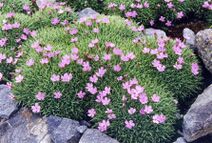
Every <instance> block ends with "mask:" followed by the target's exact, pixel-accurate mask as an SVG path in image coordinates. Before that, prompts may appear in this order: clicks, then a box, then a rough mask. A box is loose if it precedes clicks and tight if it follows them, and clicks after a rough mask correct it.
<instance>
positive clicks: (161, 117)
mask: <svg viewBox="0 0 212 143" xmlns="http://www.w3.org/2000/svg"><path fill="white" fill-rule="evenodd" d="M152 119H153V123H155V124H161V123H164V122H165V121H166V116H165V115H163V114H160V115H158V114H156V115H154V116H153V117H152Z"/></svg>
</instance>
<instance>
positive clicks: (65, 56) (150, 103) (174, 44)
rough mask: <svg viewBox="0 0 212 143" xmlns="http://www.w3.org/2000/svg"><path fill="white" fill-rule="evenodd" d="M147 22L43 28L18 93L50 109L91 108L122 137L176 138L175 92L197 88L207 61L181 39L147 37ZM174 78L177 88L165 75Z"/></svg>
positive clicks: (75, 113) (28, 52) (79, 115)
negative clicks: (143, 33)
mask: <svg viewBox="0 0 212 143" xmlns="http://www.w3.org/2000/svg"><path fill="white" fill-rule="evenodd" d="M142 30H143V27H142V26H140V27H136V25H135V24H133V23H130V22H129V21H128V20H124V19H122V18H119V17H117V16H112V17H104V16H100V17H98V18H97V17H93V18H91V19H80V21H79V22H78V23H76V24H72V25H69V26H67V27H66V28H65V29H64V28H43V29H40V30H39V31H38V33H37V35H36V37H34V38H32V39H30V40H28V41H27V42H25V43H24V45H23V49H24V54H23V55H24V57H23V58H22V59H21V62H20V63H19V65H18V67H17V71H18V72H16V73H15V78H14V82H13V86H14V87H13V92H14V94H15V95H16V98H17V100H18V101H19V102H21V103H23V104H24V105H26V106H28V107H31V108H32V111H33V112H34V113H40V112H41V113H42V114H44V115H50V114H53V115H58V116H63V117H68V118H72V119H78V120H79V119H83V118H85V115H86V114H85V113H87V115H88V117H91V118H93V119H92V122H93V123H94V125H95V126H97V128H98V129H99V130H101V131H102V132H107V133H108V134H109V135H111V136H113V137H116V138H117V139H118V140H120V141H122V142H136V140H139V142H145V141H146V142H166V141H168V140H169V139H170V137H171V136H172V134H173V124H174V121H175V113H176V106H175V104H174V102H173V96H175V97H177V96H178V94H179V92H182V91H178V90H179V89H180V90H185V89H186V90H190V92H191V91H193V90H195V88H196V87H195V86H194V85H196V86H197V85H198V84H199V80H198V72H199V69H198V65H197V64H196V62H197V61H196V58H195V57H194V55H192V52H191V51H190V50H189V49H186V47H184V44H183V43H182V42H181V41H180V40H176V41H173V40H170V39H158V38H157V37H139V36H140V31H142ZM156 57H157V58H156ZM179 57H180V58H179ZM177 59H178V60H177ZM174 65H175V66H174ZM166 76H167V77H166ZM178 76H179V77H178ZM187 77H188V78H187ZM163 78H164V79H163ZM169 78H171V79H172V80H171V81H173V82H177V83H169V84H174V85H175V86H178V87H176V88H175V89H177V90H176V91H173V89H170V88H173V87H172V86H170V85H168V83H167V81H163V80H168V79H169ZM178 78H179V79H178ZM190 82H193V83H192V85H190V84H189V85H187V84H188V83H190ZM187 86H188V87H187ZM190 86H192V88H193V87H195V88H194V89H192V88H191V87H190ZM185 87H186V88H185ZM184 92H185V93H189V91H184ZM184 96H187V95H186V94H183V95H182V97H184ZM88 109H89V110H88ZM134 112H135V113H134ZM131 114H132V115H131ZM131 136H132V137H131ZM138 138H139V139H138Z"/></svg>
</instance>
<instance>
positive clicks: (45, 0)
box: [36, 0, 56, 8]
mask: <svg viewBox="0 0 212 143" xmlns="http://www.w3.org/2000/svg"><path fill="white" fill-rule="evenodd" d="M54 2H56V0H36V4H37V6H38V7H39V8H43V6H44V5H45V4H46V3H54Z"/></svg>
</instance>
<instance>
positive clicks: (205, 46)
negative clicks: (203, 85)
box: [196, 29, 212, 73]
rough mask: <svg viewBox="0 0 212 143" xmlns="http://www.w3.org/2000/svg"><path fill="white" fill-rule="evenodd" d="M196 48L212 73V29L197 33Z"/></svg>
mask: <svg viewBox="0 0 212 143" xmlns="http://www.w3.org/2000/svg"><path fill="white" fill-rule="evenodd" d="M196 46H197V49H198V53H199V55H200V57H201V59H202V60H203V63H204V64H205V66H206V68H207V69H208V70H209V71H210V72H211V73H212V29H206V30H202V31H200V32H198V33H197V35H196Z"/></svg>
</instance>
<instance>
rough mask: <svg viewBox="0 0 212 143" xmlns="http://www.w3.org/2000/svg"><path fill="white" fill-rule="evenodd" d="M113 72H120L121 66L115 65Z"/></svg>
mask: <svg viewBox="0 0 212 143" xmlns="http://www.w3.org/2000/svg"><path fill="white" fill-rule="evenodd" d="M113 70H114V71H115V72H120V71H121V66H120V65H115V66H114V67H113Z"/></svg>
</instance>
